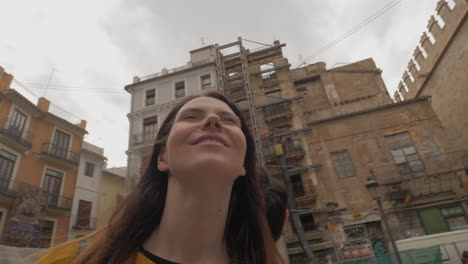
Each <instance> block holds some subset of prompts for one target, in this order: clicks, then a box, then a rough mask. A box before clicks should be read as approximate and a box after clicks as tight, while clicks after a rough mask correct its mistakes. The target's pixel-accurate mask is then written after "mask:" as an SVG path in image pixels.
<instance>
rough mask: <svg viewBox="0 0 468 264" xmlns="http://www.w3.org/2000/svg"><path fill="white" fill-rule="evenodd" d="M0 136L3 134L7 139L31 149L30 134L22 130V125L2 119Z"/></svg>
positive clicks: (31, 137)
mask: <svg viewBox="0 0 468 264" xmlns="http://www.w3.org/2000/svg"><path fill="white" fill-rule="evenodd" d="M0 134H4V135H6V136H8V137H9V138H11V139H13V140H15V141H16V142H18V143H19V144H21V145H23V146H25V147H27V148H31V147H32V143H31V142H32V139H33V136H32V134H31V133H30V132H29V131H28V130H27V129H25V128H24V125H23V124H19V123H17V122H15V121H14V120H11V119H4V120H1V121H0Z"/></svg>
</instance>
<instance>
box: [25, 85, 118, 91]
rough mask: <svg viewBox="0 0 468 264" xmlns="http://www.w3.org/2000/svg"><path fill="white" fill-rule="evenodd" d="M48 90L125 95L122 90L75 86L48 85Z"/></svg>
mask: <svg viewBox="0 0 468 264" xmlns="http://www.w3.org/2000/svg"><path fill="white" fill-rule="evenodd" d="M22 85H23V86H22V87H23V88H25V89H26V87H29V88H32V89H45V88H46V87H47V86H46V85H42V84H34V83H22ZM47 89H48V90H57V91H67V92H89V93H127V92H125V91H124V90H122V89H113V88H91V87H90V88H85V87H77V86H65V85H49V86H48V87H47Z"/></svg>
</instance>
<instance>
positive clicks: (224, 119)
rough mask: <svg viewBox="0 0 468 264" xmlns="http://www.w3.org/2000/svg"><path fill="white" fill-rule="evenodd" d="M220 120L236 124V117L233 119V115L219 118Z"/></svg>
mask: <svg viewBox="0 0 468 264" xmlns="http://www.w3.org/2000/svg"><path fill="white" fill-rule="evenodd" d="M221 121H223V122H227V123H230V124H237V121H236V119H234V118H233V117H224V118H222V119H221Z"/></svg>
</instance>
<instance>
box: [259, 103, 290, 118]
mask: <svg viewBox="0 0 468 264" xmlns="http://www.w3.org/2000/svg"><path fill="white" fill-rule="evenodd" d="M263 111H264V113H265V120H266V121H270V120H272V119H275V118H279V117H283V116H289V115H291V114H292V111H291V102H289V101H286V102H282V103H277V104H273V105H270V106H266V107H265V108H264V109H263Z"/></svg>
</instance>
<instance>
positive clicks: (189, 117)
mask: <svg viewBox="0 0 468 264" xmlns="http://www.w3.org/2000/svg"><path fill="white" fill-rule="evenodd" d="M184 119H186V120H195V119H198V117H197V116H195V115H188V116H185V117H184Z"/></svg>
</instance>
